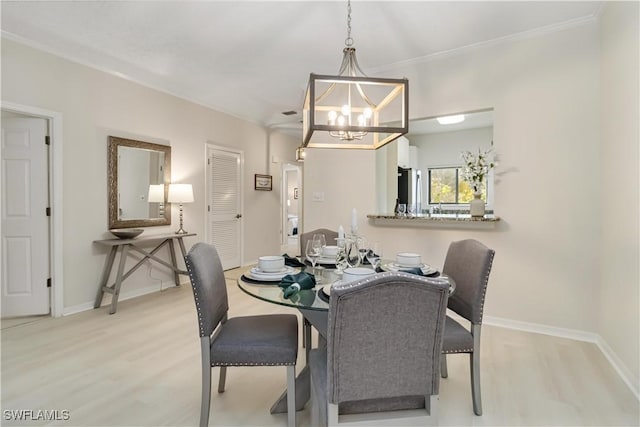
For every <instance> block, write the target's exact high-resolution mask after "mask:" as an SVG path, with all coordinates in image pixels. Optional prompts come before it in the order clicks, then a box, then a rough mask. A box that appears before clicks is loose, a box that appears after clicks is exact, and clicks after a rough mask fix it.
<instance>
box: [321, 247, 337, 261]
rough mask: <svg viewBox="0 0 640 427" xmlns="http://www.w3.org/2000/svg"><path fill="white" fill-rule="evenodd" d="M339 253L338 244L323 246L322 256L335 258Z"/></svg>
mask: <svg viewBox="0 0 640 427" xmlns="http://www.w3.org/2000/svg"><path fill="white" fill-rule="evenodd" d="M337 254H338V247H337V246H325V247H324V248H322V256H324V257H328V258H334V257H335V256H336V255H337Z"/></svg>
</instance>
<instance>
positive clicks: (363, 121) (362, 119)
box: [358, 114, 367, 126]
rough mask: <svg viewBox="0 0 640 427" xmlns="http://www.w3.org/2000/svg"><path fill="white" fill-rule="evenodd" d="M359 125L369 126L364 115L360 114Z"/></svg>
mask: <svg viewBox="0 0 640 427" xmlns="http://www.w3.org/2000/svg"><path fill="white" fill-rule="evenodd" d="M358 124H359V125H360V126H364V125H366V124H367V119H366V118H365V117H364V115H362V114H360V115H359V116H358Z"/></svg>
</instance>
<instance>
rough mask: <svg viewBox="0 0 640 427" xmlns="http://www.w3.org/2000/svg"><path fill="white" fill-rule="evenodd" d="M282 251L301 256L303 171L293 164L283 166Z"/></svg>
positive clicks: (281, 192)
mask: <svg viewBox="0 0 640 427" xmlns="http://www.w3.org/2000/svg"><path fill="white" fill-rule="evenodd" d="M280 194H281V201H280V206H282V215H281V217H282V226H281V230H282V239H281V244H282V250H283V252H285V253H287V254H289V255H291V256H294V255H300V253H299V252H300V243H299V231H300V230H301V229H302V171H301V168H300V166H298V165H294V164H291V163H284V164H283V165H282V189H281V191H280Z"/></svg>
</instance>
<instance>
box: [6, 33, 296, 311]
mask: <svg viewBox="0 0 640 427" xmlns="http://www.w3.org/2000/svg"><path fill="white" fill-rule="evenodd" d="M2 101H4V102H12V103H16V104H22V105H28V106H33V107H39V108H44V109H47V110H51V111H56V112H61V113H62V114H63V121H64V123H63V126H64V127H63V129H64V135H63V137H64V150H63V156H64V171H63V181H64V183H63V191H64V235H63V239H64V240H63V245H64V254H63V258H64V260H63V262H64V306H65V308H66V309H67V311H68V309H70V308H71V309H78V308H79V307H80V308H81V307H86V306H89V307H90V306H91V304H92V303H91V302H92V301H93V299H94V298H95V293H96V290H97V285H98V281H99V279H100V272H101V270H102V266H103V262H104V259H105V250H104V249H103V248H101V247H99V246H97V245H95V244H93V243H92V242H93V241H94V240H97V239H103V238H111V237H112V236H111V235H110V234H109V233H108V232H107V228H108V223H107V136H108V135H115V136H122V137H128V138H133V139H140V140H143V141H148V142H158V143H164V144H169V145H171V147H172V169H171V170H172V181H174V182H185V183H192V184H193V188H194V195H195V203H191V204H188V205H185V206H184V223H185V228H186V229H187V230H188V231H190V232H195V233H197V234H198V236H197V237H195V238H188V239H187V241H186V243H187V247H190V246H191V245H192V244H193V243H195V242H196V241H198V240H201V239H204V235H205V233H204V231H205V230H204V223H205V222H204V218H205V210H206V208H205V199H204V197H205V196H204V158H205V155H204V154H205V148H204V147H205V143H206V142H208V141H209V142H213V143H215V144H218V145H222V146H228V147H234V148H237V149H240V150H243V151H244V159H245V163H244V176H243V179H244V193H245V194H244V206H245V212H244V216H243V221H244V230H245V246H244V257H243V258H244V260H245V261H246V262H249V261H251V260H255V259H257V257H258V256H259V255H260V254H264V253H278V252H279V250H280V246H279V240H280V227H281V225H280V224H281V219H280V215H281V211H280V188H281V186H280V175H281V172H280V170H281V168H280V165H279V164H274V163H271V162H270V161H269V159H272V158H273V156H275V157H276V158H278V159H280V161H282V162H284V161H295V148H296V146H297V143H296V142H297V141H295V140H294V139H293V138H290V137H286V136H284V135H282V134H279V133H276V132H267V131H266V130H265V129H264V128H262V127H260V126H258V125H255V124H252V123H248V122H246V121H243V120H240V119H237V118H234V117H231V116H228V115H225V114H223V113H219V112H216V111H213V110H211V109H208V108H205V107H202V106H199V105H196V104H194V103H191V102H188V101H185V100H182V99H179V98H176V97H173V96H171V95H167V94H165V93H161V92H158V91H155V90H152V89H149V88H146V87H143V86H140V85H138V84H135V83H132V82H129V81H126V80H123V79H121V78H117V77H114V76H112V75H109V74H106V73H103V72H100V71H96V70H94V69H91V68H88V67H85V66H82V65H78V64H76V63H72V62H70V61H67V60H65V59H62V58H59V57H56V56H53V55H50V54H47V53H43V52H41V51H39V50H35V49H32V48H30V47H26V46H24V45H21V44H18V43H15V42H12V41H9V40H5V39H3V40H2ZM255 173H262V174H265V173H266V174H271V175H273V178H274V179H273V188H274V191H270V192H267V191H254V189H253V181H254V180H253V175H254V174H255ZM54 209H55V207H54ZM172 216H173V218H172V225H171V226H167V227H150V228H147V229H146V230H145V233H144V234H143V235H148V234H157V233H162V232H173V231H175V229H177V223H178V212H177V208H174V209H173V212H172ZM164 255H165V256H166V254H164ZM160 280H162V282H163V283H162V285H163V286H164V287H166V286H169V285H170V282H171V279H170V275H168V274H167V271H166V270H165V269H164V268H163V267H154V268H153V270H152V271H151V273H150V272H149V271H148V270H147V268H146V267H143V268H141V269H140V270H139V271H138V272H136V273H135V275H134V276H133V277H132V278H131V279H128V280H127V281H125V283H124V285H123V288H122V292H123V293H124V294H126V293H131V292H132V291H135V290H136V289H141V288H145V287H147V286H150V284H151V285H154V284H158V283H159V281H160ZM183 280H185V281H186V280H187V279H186V278H185V277H183ZM105 300H107V301H108V298H105Z"/></svg>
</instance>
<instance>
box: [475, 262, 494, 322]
mask: <svg viewBox="0 0 640 427" xmlns="http://www.w3.org/2000/svg"><path fill="white" fill-rule="evenodd" d="M495 254H496V253H495V251H493V250H492V251H491V259H490V260H489V268H488V269H487V274H486V275H485V276H484V284H483V286H482V300H481V301H480V319H479V322H478V323H482V316H483V315H484V299H485V296H486V295H487V285H488V284H489V274H490V273H491V267H492V266H493V257H494V256H495Z"/></svg>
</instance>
